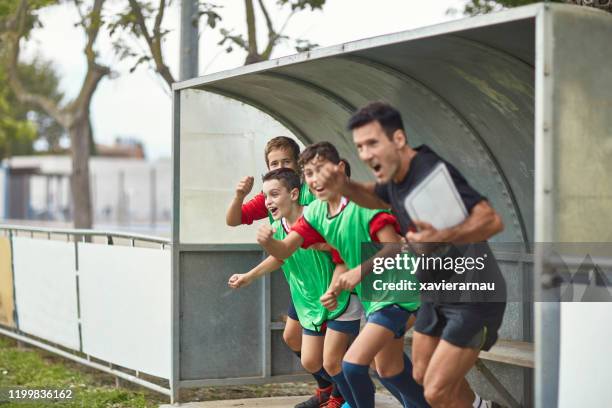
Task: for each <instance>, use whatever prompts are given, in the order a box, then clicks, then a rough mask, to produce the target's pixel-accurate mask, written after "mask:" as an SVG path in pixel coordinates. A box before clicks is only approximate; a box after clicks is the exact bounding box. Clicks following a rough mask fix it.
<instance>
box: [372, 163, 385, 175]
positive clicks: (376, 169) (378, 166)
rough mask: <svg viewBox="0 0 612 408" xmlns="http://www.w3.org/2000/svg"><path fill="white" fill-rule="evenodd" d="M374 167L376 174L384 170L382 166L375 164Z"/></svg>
mask: <svg viewBox="0 0 612 408" xmlns="http://www.w3.org/2000/svg"><path fill="white" fill-rule="evenodd" d="M371 167H372V170H374V172H375V173H378V172H380V169H381V168H382V166H381V165H380V164H375V165H373V166H371Z"/></svg>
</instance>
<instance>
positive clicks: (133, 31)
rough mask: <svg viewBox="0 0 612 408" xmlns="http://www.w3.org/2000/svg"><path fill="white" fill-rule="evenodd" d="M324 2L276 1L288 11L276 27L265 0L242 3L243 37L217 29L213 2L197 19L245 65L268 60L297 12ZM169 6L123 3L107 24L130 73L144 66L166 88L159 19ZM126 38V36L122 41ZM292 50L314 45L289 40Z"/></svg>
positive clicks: (134, 0) (168, 77)
mask: <svg viewBox="0 0 612 408" xmlns="http://www.w3.org/2000/svg"><path fill="white" fill-rule="evenodd" d="M324 4H325V0H277V1H276V6H277V7H279V8H280V9H283V8H284V9H286V10H288V11H289V15H288V17H287V18H286V19H285V21H284V22H283V23H282V24H280V25H277V24H275V23H274V21H273V19H272V18H271V16H270V13H269V7H270V6H269V5H267V3H266V1H265V0H257V3H256V4H255V3H254V0H244V5H245V11H246V38H245V37H244V35H243V34H240V33H235V32H234V30H233V29H227V28H223V27H219V22H220V21H222V15H221V13H222V7H221V6H218V5H216V4H214V3H210V2H203V3H200V9H199V13H198V17H199V18H200V19H204V21H205V27H210V28H212V29H216V28H218V27H219V30H220V33H221V35H222V36H223V39H222V40H221V41H220V42H219V45H221V46H225V47H226V51H227V52H232V51H233V50H234V47H238V48H239V49H242V50H244V51H245V52H246V58H245V64H250V63H253V62H258V61H263V60H267V59H269V58H270V56H271V55H272V52H273V51H274V48H275V47H276V46H277V45H278V44H279V43H280V42H282V41H289V40H291V39H290V38H289V37H288V36H286V35H284V34H283V32H284V30H285V28H286V27H287V25H288V23H289V21H290V19H291V18H292V17H293V16H294V15H295V14H296V13H298V12H300V11H304V10H306V9H310V10H311V11H312V10H317V9H322V8H323V5H324ZM170 5H171V0H159V1H158V3H157V5H154V4H153V3H152V2H149V1H144V0H127V5H126V7H125V8H124V9H125V11H124V12H122V13H119V14H118V15H116V16H115V17H114V19H113V21H112V22H111V23H110V25H109V27H110V33H111V36H113V38H114V42H113V43H114V48H115V51H116V52H117V53H118V55H119V56H120V57H121V58H122V59H125V58H132V59H133V60H134V61H135V62H134V65H133V67H132V69H131V70H132V71H133V70H135V69H136V68H137V67H138V66H139V65H140V64H143V63H147V64H149V65H150V67H151V68H153V69H154V70H155V71H156V72H157V73H158V74H159V75H160V76H161V77H162V78H163V80H164V81H165V83H166V84H167V85H168V87H170V86H171V85H172V83H173V82H175V78H174V76H173V75H172V73H171V72H170V69H169V68H168V65H167V64H166V62H165V61H166V60H165V57H164V55H163V52H162V43H163V41H164V37H165V36H166V35H167V34H168V32H169V31H168V30H166V29H164V28H163V20H164V16H165V11H166V9H167V8H168V7H169V6H170ZM256 5H257V7H259V9H260V10H261V12H262V14H263V16H264V20H265V26H266V30H267V43H266V45H265V47H263V49H260V47H259V46H258V43H257V30H258V25H257V19H256V12H255V6H256ZM126 36H128V37H127V38H126ZM129 40H136V41H138V42H142V41H144V43H145V51H142V50H140V49H138V50H136V49H135V47H133V46H130V45H129V44H130V41H129ZM293 41H294V42H295V48H296V51H298V52H299V51H306V50H309V49H311V48H312V47H314V46H316V44H312V43H310V42H309V41H307V40H305V39H301V38H296V39H293Z"/></svg>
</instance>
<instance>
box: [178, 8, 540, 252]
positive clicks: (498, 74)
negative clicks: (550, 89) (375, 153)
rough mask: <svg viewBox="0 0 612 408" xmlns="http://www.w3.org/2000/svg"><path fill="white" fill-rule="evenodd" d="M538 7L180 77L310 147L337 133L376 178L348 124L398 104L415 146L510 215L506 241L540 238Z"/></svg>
mask: <svg viewBox="0 0 612 408" xmlns="http://www.w3.org/2000/svg"><path fill="white" fill-rule="evenodd" d="M543 7H544V6H542V5H533V6H528V7H523V8H518V9H513V10H509V11H505V12H501V13H495V14H491V15H486V16H479V17H475V18H470V19H464V20H458V21H453V22H450V23H445V24H440V25H435V26H431V27H425V28H421V29H417V30H411V31H406V32H402V33H396V34H390V35H386V36H381V37H375V38H371V39H366V40H361V41H356V42H352V43H347V44H342V45H338V46H333V47H328V48H323V49H319V50H315V51H312V52H308V53H302V54H298V55H294V56H289V57H284V58H280V59H277V60H273V61H266V62H262V63H258V64H253V65H250V66H245V67H240V68H238V69H235V70H231V71H226V72H222V73H217V74H212V75H208V76H205V77H201V78H195V79H192V80H188V81H184V82H181V83H178V84H175V86H174V90H181V89H187V88H190V89H201V90H206V91H209V92H215V93H218V94H222V95H225V96H229V97H231V98H234V99H237V100H240V101H243V102H245V103H248V104H250V105H253V106H254V107H256V108H258V109H260V110H262V111H265V112H267V113H268V114H270V115H271V116H273V117H275V118H276V119H277V120H279V121H280V122H282V123H283V124H284V125H285V126H287V127H288V128H289V129H291V130H292V131H293V132H294V133H295V135H296V136H297V137H298V138H300V139H301V140H302V141H304V142H305V143H312V142H317V141H322V140H328V141H330V142H332V143H334V144H335V145H336V146H337V147H338V150H339V151H340V153H341V155H342V156H343V157H346V158H347V159H349V160H350V162H351V164H352V165H353V166H352V167H353V169H354V170H353V173H354V177H356V178H361V179H363V178H368V179H369V178H371V174H370V172H369V170H368V169H367V168H366V167H365V166H364V165H363V164H361V162H360V161H359V158H358V157H357V152H356V149H355V148H354V146H353V143H352V139H351V136H350V134H349V132H347V131H346V130H345V124H346V121H347V119H348V118H349V116H350V114H351V112H352V111H354V110H355V109H356V108H358V107H360V106H362V105H364V104H365V103H367V102H368V101H371V100H379V99H382V100H386V101H388V102H390V103H391V104H393V105H395V106H396V107H398V108H399V110H400V111H401V113H402V116H403V119H404V125H405V127H406V132H407V134H408V139H409V143H410V144H411V145H413V146H416V145H419V144H423V143H426V144H428V145H430V146H431V147H432V148H433V149H434V150H436V151H437V152H438V153H439V154H440V155H442V156H443V157H445V158H446V159H447V160H449V161H450V162H451V163H453V164H454V165H455V166H457V167H458V168H459V169H460V170H461V171H462V172H463V174H464V175H465V176H466V178H467V179H468V180H469V181H470V183H471V184H472V185H474V186H475V187H476V188H477V189H478V190H479V191H480V192H481V193H482V194H484V195H486V196H487V197H488V198H489V200H490V201H491V202H492V204H493V205H494V207H495V208H496V209H497V210H498V211H499V212H500V213H501V214H502V217H503V219H504V220H505V224H506V229H505V231H504V233H503V234H500V235H499V236H498V237H497V240H499V241H505V242H509V241H510V242H529V241H532V240H533V217H534V214H533V208H534V206H533V202H534V200H533V198H534V137H533V133H534V65H535V17H536V16H537V14H538V12H539V11H540V10H541V9H543Z"/></svg>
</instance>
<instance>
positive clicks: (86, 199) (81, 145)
mask: <svg viewBox="0 0 612 408" xmlns="http://www.w3.org/2000/svg"><path fill="white" fill-rule="evenodd" d="M0 1H2V2H3V3H9V4H10V3H15V2H14V1H13V2H11V1H10V0H0ZM51 4H55V1H53V0H19V1H18V2H17V3H16V5H15V6H14V7H13V8H12V9H11V13H10V15H8V17H7V18H6V19H4V21H3V23H2V27H0V29H2V39H1V41H2V44H3V48H5V49H6V51H4V54H5V55H4V66H5V67H6V72H7V76H8V82H9V85H10V87H11V90H12V91H13V92H14V94H15V96H16V98H17V100H19V101H20V102H21V103H24V104H31V105H32V106H37V107H38V108H39V109H40V110H42V111H44V112H46V113H47V114H48V115H49V116H50V117H52V118H53V119H55V120H56V121H57V122H58V123H59V124H61V126H62V127H63V128H64V129H65V130H66V132H67V133H68V135H69V137H70V154H71V158H72V177H71V187H72V200H73V208H74V225H75V227H76V228H91V226H92V213H91V192H90V189H89V154H90V149H91V146H90V144H91V140H92V130H91V120H90V110H89V108H90V104H91V99H92V97H93V94H94V92H95V91H96V88H97V87H98V84H99V83H100V81H101V80H102V79H103V78H104V77H105V76H107V75H109V74H110V72H111V71H110V69H109V68H108V67H106V66H104V65H101V64H100V63H98V61H97V54H96V51H95V50H94V45H95V43H96V39H97V37H98V33H99V31H100V28H101V26H102V19H101V14H102V6H103V4H104V0H93V4H92V6H91V8H90V9H89V10H87V12H85V10H84V9H85V7H84V5H83V3H82V0H74V4H75V6H76V8H77V10H78V12H79V15H80V17H81V19H80V21H79V22H78V26H80V27H81V28H82V29H83V30H84V32H85V36H86V45H85V49H84V54H85V57H86V60H87V72H86V74H85V78H84V80H83V83H82V85H81V89H80V91H79V93H78V95H77V96H76V97H75V98H74V99H73V100H71V101H68V102H67V103H65V104H60V103H59V102H58V101H55V100H53V99H51V98H49V97H47V96H45V95H41V94H38V93H36V92H34V91H32V90H31V89H28V88H27V87H26V86H25V84H24V82H23V81H22V78H21V76H20V72H19V69H18V67H19V63H18V61H19V51H20V41H21V40H22V39H27V38H28V34H29V32H30V31H31V30H32V28H33V27H34V26H35V25H36V24H38V20H37V10H39V9H40V8H42V7H44V6H48V5H51Z"/></svg>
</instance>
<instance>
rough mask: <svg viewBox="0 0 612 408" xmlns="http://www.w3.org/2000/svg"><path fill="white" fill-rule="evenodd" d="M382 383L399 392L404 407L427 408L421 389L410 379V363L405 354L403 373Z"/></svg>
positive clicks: (387, 378)
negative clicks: (391, 386)
mask: <svg viewBox="0 0 612 408" xmlns="http://www.w3.org/2000/svg"><path fill="white" fill-rule="evenodd" d="M384 381H385V382H386V383H389V384H391V385H393V386H394V387H395V388H396V389H397V390H398V391H399V392H400V394H401V395H402V398H403V400H404V405H410V406H411V407H417V408H421V407H429V404H428V403H427V401H426V400H425V395H424V394H423V387H422V386H420V385H419V384H417V383H416V381H414V378H412V362H411V361H410V359H409V358H408V356H407V355H406V354H404V371H402V372H401V373H399V374H397V375H394V376H393V377H386V378H385V379H384ZM389 391H391V390H389Z"/></svg>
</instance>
